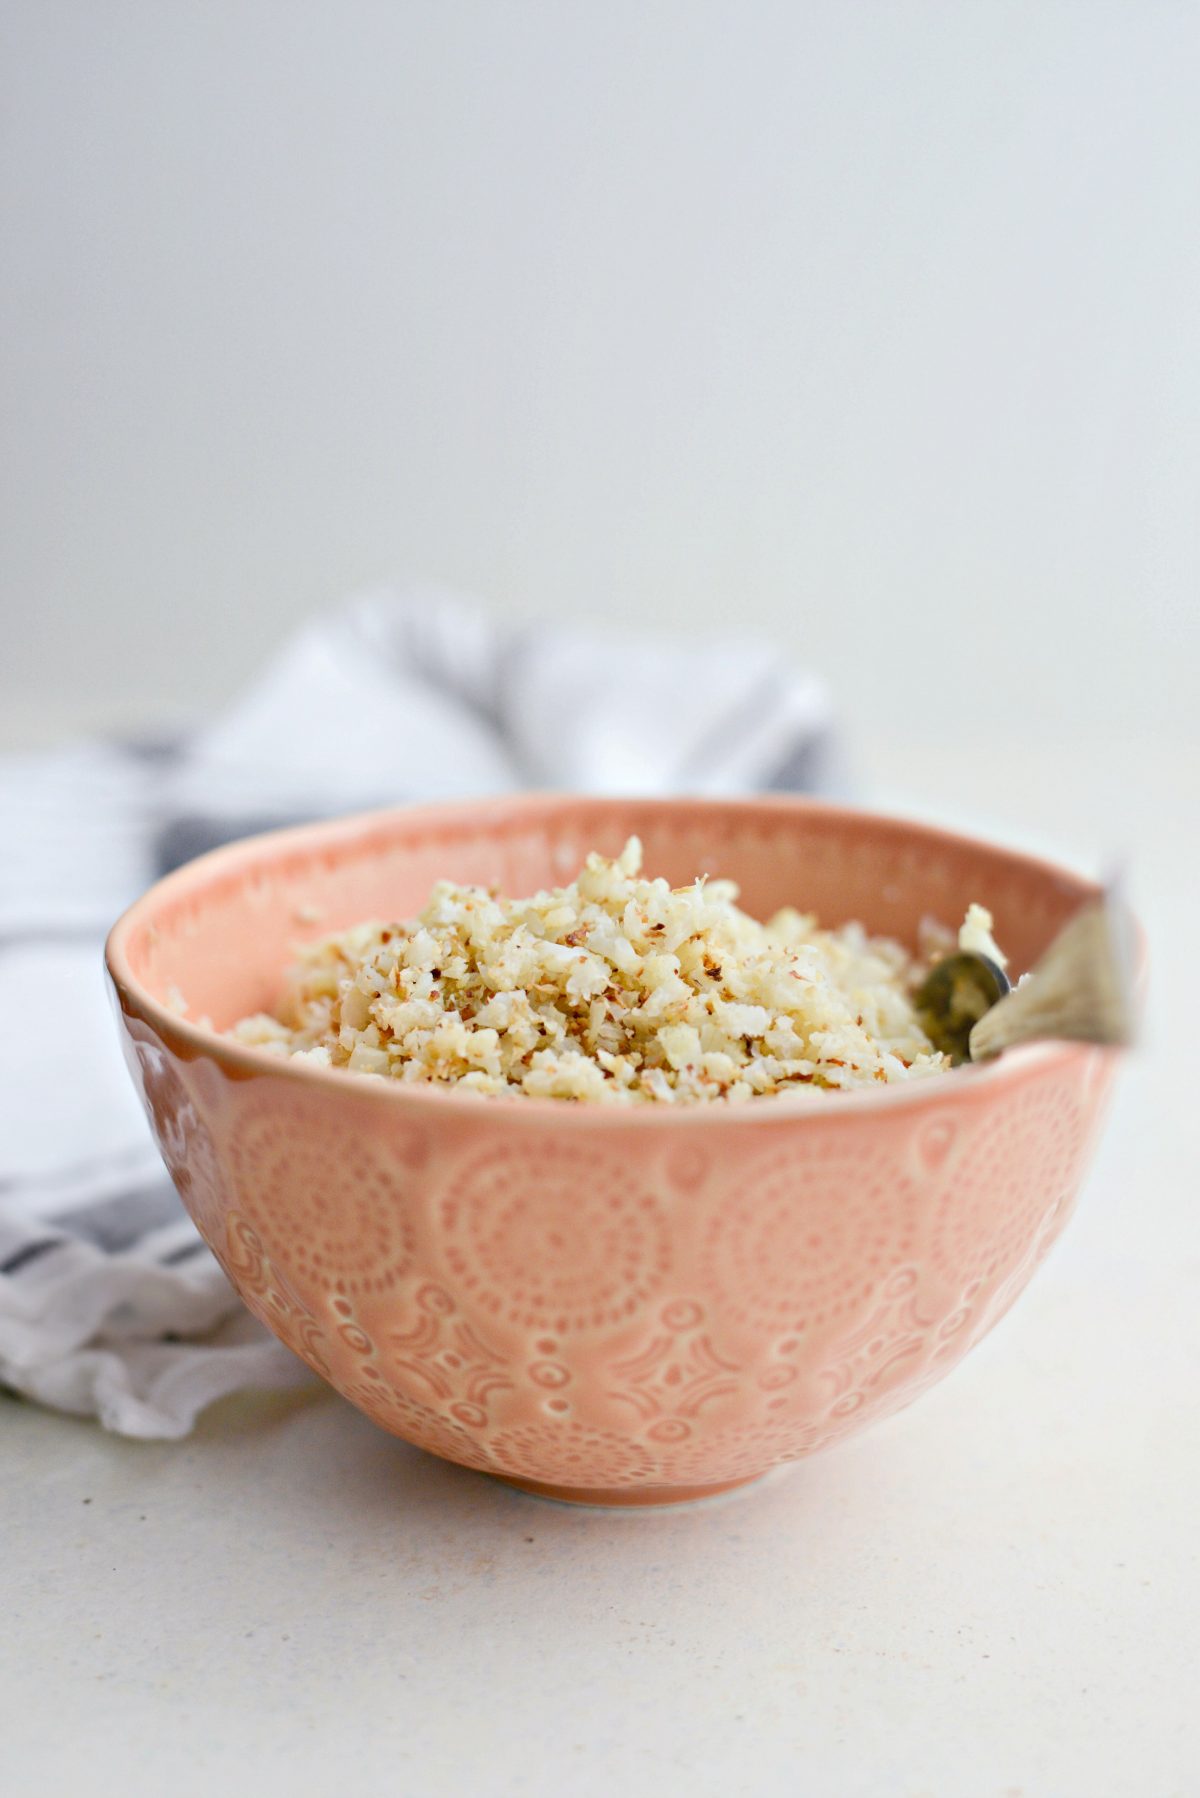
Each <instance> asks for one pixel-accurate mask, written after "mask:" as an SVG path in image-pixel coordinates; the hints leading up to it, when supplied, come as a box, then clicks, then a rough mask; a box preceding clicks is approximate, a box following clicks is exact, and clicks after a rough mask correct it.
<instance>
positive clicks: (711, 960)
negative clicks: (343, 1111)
mask: <svg viewBox="0 0 1200 1798" xmlns="http://www.w3.org/2000/svg"><path fill="white" fill-rule="evenodd" d="M641 865H642V846H641V844H640V842H639V841H638V839H637V838H636V837H631V838H630V839H629V841H628V843H627V844H626V845H625V848H624V849H623V851H622V852H621V854H620V855H619V856H618V857H617V858H616V859H615V860H609V859H607V858H606V857H605V856H602V855H589V856H588V858H587V861H586V864H585V865H584V867H583V869H582V871H581V873H580V874H579V876H578V878H577V879H576V880H575V881H574V882H573V883H572V884H571V885H570V886H567V887H560V888H556V889H555V890H554V891H553V892H543V893H536V894H535V895H534V896H533V898H531V899H507V898H504V897H502V896H501V895H500V894H498V893H496V892H495V891H493V890H491V889H489V888H484V887H476V886H456V885H454V884H453V883H451V882H450V881H441V882H439V883H438V885H437V886H435V888H434V889H433V892H432V894H431V896H430V899H429V903H428V905H427V906H426V907H425V909H424V911H423V912H422V913H421V914H420V916H419V917H417V918H414V919H411V920H409V921H407V922H405V923H399V924H381V923H371V924H361V925H359V926H357V927H356V928H355V929H352V930H347V931H343V932H342V933H341V934H339V935H337V936H331V937H327V938H326V939H325V940H324V941H322V942H317V943H313V944H311V945H310V946H308V947H306V948H304V949H302V950H301V951H300V952H299V960H298V962H297V964H296V966H295V967H294V968H293V969H292V970H291V972H290V975H289V978H288V984H287V989H286V992H285V995H284V998H283V1001H282V1003H281V1005H280V1007H279V1013H278V1016H274V1017H272V1016H268V1015H267V1014H265V1013H263V1014H259V1015H258V1016H255V1017H250V1018H245V1019H243V1020H242V1021H241V1022H240V1023H238V1024H235V1025H234V1027H233V1030H232V1032H231V1034H232V1035H233V1036H235V1037H236V1038H237V1039H238V1040H239V1041H240V1042H243V1043H248V1044H253V1045H254V1046H256V1047H258V1048H265V1049H270V1050H273V1051H275V1052H276V1053H278V1054H281V1055H294V1056H297V1057H302V1058H304V1059H306V1060H308V1061H310V1062H316V1063H319V1064H320V1065H322V1066H325V1067H338V1068H348V1069H350V1070H351V1071H352V1072H354V1073H359V1074H374V1075H376V1076H382V1077H384V1078H385V1079H393V1080H419V1081H424V1082H431V1083H435V1084H439V1085H454V1086H457V1087H460V1088H465V1089H466V1090H467V1091H470V1092H479V1093H491V1094H515V1095H520V1094H526V1095H528V1096H529V1097H532V1098H543V1099H544V1098H551V1099H579V1100H588V1101H596V1102H599V1103H601V1104H618V1105H619V1104H624V1105H634V1104H644V1103H657V1104H690V1103H695V1102H698V1101H700V1100H710V1101H711V1100H719V1101H723V1102H724V1103H726V1104H737V1103H740V1102H742V1101H743V1100H746V1099H752V1098H758V1097H762V1096H765V1095H768V1094H773V1093H783V1092H791V1091H798V1090H803V1089H807V1088H812V1087H817V1088H822V1087H823V1088H847V1087H861V1086H867V1085H869V1084H871V1083H872V1082H873V1081H877V1080H878V1081H887V1082H891V1081H898V1080H913V1079H920V1078H923V1077H924V1076H925V1075H928V1074H938V1073H941V1072H943V1071H944V1070H946V1069H948V1068H949V1067H950V1061H949V1059H948V1058H947V1057H946V1056H945V1055H942V1054H940V1053H939V1052H938V1051H937V1050H935V1049H934V1048H933V1046H932V1045H931V1043H930V1041H929V1039H928V1037H927V1036H925V1034H924V1033H923V1031H922V1030H921V1028H920V1026H919V1025H918V1023H917V1021H916V1017H915V1014H914V1010H913V1004H912V993H913V991H914V989H915V987H916V986H917V985H918V984H919V982H920V980H921V978H922V976H923V974H924V972H925V970H926V969H927V967H928V965H929V960H930V958H931V956H932V955H933V954H934V953H935V952H940V951H943V950H944V949H945V948H946V947H947V946H948V945H949V944H950V943H952V940H953V939H952V938H950V936H949V933H948V932H945V931H942V932H940V933H939V932H938V931H937V929H936V927H930V928H929V929H928V930H927V931H926V932H925V934H924V938H923V943H922V952H921V953H920V954H919V955H917V956H912V955H910V954H909V953H908V952H907V951H906V950H905V949H903V948H902V947H901V945H900V944H899V943H896V942H893V941H891V940H889V939H887V938H880V937H870V936H868V935H867V933H866V931H865V930H864V929H863V927H862V926H861V925H860V924H855V923H849V924H843V925H841V926H840V927H839V928H837V929H834V930H822V929H820V928H819V927H818V924H817V920H816V919H815V918H813V917H808V916H805V915H803V914H802V913H800V912H797V911H793V910H790V909H788V910H784V911H780V912H777V913H776V914H775V916H774V917H773V918H771V919H769V920H768V921H767V922H766V923H765V924H763V923H759V922H758V921H757V920H756V919H754V918H752V917H750V916H748V915H747V914H746V913H745V912H743V911H741V910H739V909H738V906H737V905H736V903H735V901H736V899H737V891H738V890H737V887H736V886H735V885H734V883H733V882H732V881H728V880H706V879H699V880H696V881H694V882H693V883H692V884H691V885H690V886H685V887H674V888H672V887H670V886H668V884H667V882H666V881H665V880H647V879H644V878H643V877H642V874H641ZM991 922H992V921H991V918H990V916H989V914H988V913H987V912H986V911H985V910H984V909H983V907H982V906H977V905H973V906H972V907H971V908H970V910H969V912H968V914H967V920H966V922H965V924H964V925H963V928H962V931H961V932H960V941H961V942H962V944H963V946H964V947H965V946H968V945H969V946H970V947H971V948H980V947H982V948H984V952H985V953H988V954H991V955H992V956H993V957H994V958H995V959H997V960H999V959H1000V956H999V952H998V951H997V949H996V947H995V944H994V943H993V942H992V939H991Z"/></svg>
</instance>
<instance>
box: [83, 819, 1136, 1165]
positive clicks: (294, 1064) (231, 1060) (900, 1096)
mask: <svg viewBox="0 0 1200 1798" xmlns="http://www.w3.org/2000/svg"><path fill="white" fill-rule="evenodd" d="M483 804H486V805H488V806H489V807H495V808H497V809H501V808H502V809H503V811H504V812H505V814H506V815H509V816H511V815H512V814H513V813H517V814H520V813H521V812H538V811H541V810H545V809H547V808H552V807H554V806H570V807H572V808H573V809H580V810H588V809H593V808H594V809H595V810H597V811H602V810H603V809H604V808H606V807H613V806H631V807H638V806H645V807H646V808H647V809H651V808H659V807H670V808H671V809H673V810H674V809H681V810H686V811H693V812H703V811H709V812H710V811H714V810H716V811H739V812H744V813H747V814H749V815H754V814H758V815H763V816H769V815H771V814H776V815H778V814H783V815H788V814H791V815H796V814H799V815H808V814H813V813H815V814H818V815H820V816H824V817H827V818H829V819H830V820H831V821H834V822H836V821H838V820H839V819H844V820H846V821H847V822H855V823H859V824H872V823H874V824H880V825H883V826H885V827H886V828H887V829H889V830H891V831H900V832H903V831H906V830H907V831H912V832H915V833H916V834H917V835H918V836H919V837H920V838H922V839H923V840H924V841H925V842H926V843H928V844H929V846H930V847H934V846H936V845H937V844H939V843H940V844H944V845H946V846H947V847H949V846H951V845H953V846H954V847H956V848H958V849H962V848H963V847H967V848H974V849H978V850H980V851H983V852H985V853H988V854H993V855H995V854H1000V855H1003V856H1006V857H1007V858H1008V859H1009V860H1011V861H1013V862H1017V863H1020V864H1021V865H1023V866H1024V867H1025V868H1026V869H1027V870H1028V871H1029V872H1030V873H1033V874H1040V875H1042V876H1044V877H1045V878H1047V879H1050V880H1053V881H1057V882H1058V883H1060V884H1065V885H1066V886H1069V887H1070V888H1072V889H1073V890H1074V891H1075V892H1076V893H1077V894H1078V896H1079V901H1080V903H1081V904H1082V903H1083V902H1084V901H1085V900H1087V899H1088V898H1093V897H1098V896H1099V895H1100V893H1101V891H1102V888H1101V887H1100V885H1099V884H1098V883H1097V882H1096V881H1093V880H1090V879H1088V877H1087V876H1086V875H1083V874H1080V873H1078V872H1077V871H1075V870H1074V869H1071V868H1068V867H1065V866H1063V865H1062V864H1060V863H1057V862H1052V861H1049V860H1047V859H1046V858H1045V857H1044V856H1039V855H1031V854H1028V853H1027V852H1025V851H1024V850H1019V849H1013V848H1010V847H1009V846H1007V845H1006V844H1004V843H1001V842H995V841H991V840H989V839H988V838H986V837H981V836H976V835H974V834H973V833H970V832H966V831H959V830H952V829H949V828H947V827H946V826H944V825H940V824H933V823H929V822H927V821H925V820H922V819H918V818H913V817H910V816H908V815H907V814H904V813H897V812H891V811H877V810H874V809H873V808H871V807H869V806H854V805H843V804H841V803H840V802H839V801H835V800H826V799H820V798H816V797H814V796H812V795H810V794H806V793H803V794H802V793H779V794H775V793H771V794H747V795H739V794H728V795H726V794H721V795H714V796H711V797H706V796H702V795H674V794H620V793H615V794H610V793H584V794H573V793H570V792H558V791H554V790H552V789H551V790H545V791H541V790H539V791H536V792H520V793H501V794H494V795H491V794H489V795H483V796H479V797H474V798H470V797H464V798H456V799H453V800H432V801H423V802H420V803H417V804H411V805H396V806H383V807H376V808H372V809H370V810H368V811H361V812H351V813H348V814H345V815H344V816H339V817H335V818H319V819H314V820H312V821H310V822H307V823H303V824H288V825H284V826H281V827H280V828H278V829H275V830H266V831H259V832H256V833H255V834H254V835H253V836H248V837H240V838H238V839H237V840H236V841H235V842H232V843H224V844H221V845H220V846H219V847H217V848H215V849H209V850H206V851H205V852H204V854H202V855H198V856H194V857H193V858H192V859H191V860H190V861H187V862H184V863H182V864H181V865H180V866H179V867H178V868H174V869H172V870H171V872H170V873H169V874H166V875H163V876H162V877H161V879H159V880H156V881H155V882H154V883H153V885H152V886H150V887H148V888H147V889H146V891H145V892H144V893H143V894H142V895H141V896H140V897H139V898H138V899H135V900H134V902H133V903H132V904H131V905H129V906H127V907H126V909H125V910H124V911H123V912H122V913H121V915H120V917H118V918H117V920H116V922H115V923H114V924H113V926H112V928H111V929H110V931H109V933H108V936H107V938H106V941H105V945H104V962H105V966H106V968H107V971H108V976H109V979H110V981H111V983H112V986H113V988H114V990H115V994H116V998H117V1002H118V1005H119V1007H120V1009H121V1011H122V1012H123V1013H124V1014H125V1015H127V1016H128V1015H132V1016H135V1017H139V1018H140V1019H141V1020H142V1021H143V1022H144V1023H145V1024H148V1025H149V1026H150V1028H151V1029H152V1030H153V1031H154V1033H155V1035H156V1036H158V1037H159V1038H160V1039H161V1040H162V1041H163V1042H164V1043H165V1044H166V1046H167V1047H168V1048H172V1049H174V1050H175V1051H176V1052H183V1053H184V1055H185V1057H186V1059H188V1060H193V1059H197V1058H201V1057H203V1058H204V1059H207V1060H209V1061H213V1062H216V1063H217V1065H218V1066H219V1067H221V1068H222V1070H223V1071H224V1072H225V1073H226V1074H227V1075H229V1076H230V1077H232V1078H234V1079H245V1078H249V1077H252V1076H254V1075H271V1076H274V1077H275V1078H276V1079H283V1080H292V1081H297V1082H299V1083H300V1089H301V1090H303V1088H304V1087H306V1086H307V1087H309V1088H310V1089H324V1090H326V1091H328V1092H339V1093H341V1094H342V1095H343V1097H345V1098H354V1099H358V1100H364V1101H366V1102H368V1103H372V1104H384V1105H397V1106H402V1107H404V1108H405V1109H406V1110H407V1111H409V1112H418V1111H419V1112H422V1113H425V1114H426V1115H427V1116H430V1115H431V1114H432V1115H437V1114H439V1113H440V1114H444V1115H445V1116H447V1118H449V1117H451V1116H455V1115H457V1116H458V1117H460V1118H461V1117H463V1116H464V1115H468V1116H470V1117H473V1118H475V1119H476V1120H477V1121H482V1120H483V1119H484V1118H488V1117H490V1118H493V1119H495V1120H496V1121H497V1122H499V1120H500V1119H501V1118H506V1119H509V1120H511V1121H512V1122H513V1123H516V1122H517V1121H518V1120H524V1121H526V1122H528V1123H531V1124H532V1123H538V1122H540V1123H543V1124H544V1123H547V1122H549V1121H551V1120H552V1121H553V1122H554V1123H555V1124H556V1125H559V1126H562V1127H564V1128H568V1129H574V1128H579V1127H581V1126H583V1127H593V1126H595V1125H597V1124H599V1125H601V1127H603V1126H604V1124H605V1122H606V1121H607V1122H608V1123H610V1124H611V1125H614V1126H616V1125H620V1126H621V1127H622V1128H624V1127H626V1126H633V1127H635V1128H639V1129H646V1128H660V1129H661V1128H668V1129H676V1130H677V1129H680V1128H682V1129H688V1130H692V1129H697V1128H712V1127H714V1126H725V1127H726V1128H736V1129H755V1128H758V1129H761V1128H763V1127H764V1126H769V1125H770V1124H772V1123H774V1124H775V1125H777V1126H778V1125H781V1124H784V1123H786V1124H788V1125H791V1126H794V1125H796V1124H797V1123H799V1122H800V1121H802V1120H804V1119H812V1120H817V1119H823V1120H825V1119H828V1118H830V1117H832V1116H844V1115H846V1114H847V1113H855V1114H860V1113H862V1112H864V1111H866V1112H882V1111H885V1110H891V1109H892V1108H893V1107H895V1106H912V1105H921V1104H924V1105H944V1104H946V1103H948V1102H949V1103H951V1104H954V1103H958V1102H960V1101H961V1100H965V1099H966V1098H967V1097H968V1095H971V1094H973V1095H975V1096H977V1097H982V1096H983V1094H984V1093H985V1092H987V1091H990V1090H992V1089H1001V1088H1003V1089H1008V1088H1010V1087H1013V1086H1015V1085H1017V1084H1023V1083H1024V1082H1025V1081H1027V1080H1029V1079H1031V1078H1037V1077H1040V1075H1041V1074H1043V1073H1045V1072H1049V1071H1051V1070H1053V1069H1055V1068H1059V1067H1065V1066H1066V1065H1068V1064H1069V1063H1070V1062H1071V1061H1073V1060H1076V1059H1078V1058H1079V1057H1080V1056H1082V1055H1086V1054H1091V1053H1093V1052H1095V1053H1100V1054H1112V1053H1114V1051H1110V1050H1094V1046H1093V1045H1091V1044H1086V1043H1074V1042H1065V1041H1056V1042H1046V1043H1030V1044H1026V1045H1024V1046H1022V1047H1020V1048H1017V1049H1010V1050H1008V1051H1007V1052H1006V1053H1005V1054H1004V1055H1002V1056H999V1057H998V1058H997V1059H996V1060H995V1061H991V1062H987V1063H984V1064H982V1065H980V1066H966V1067H961V1068H956V1069H955V1070H954V1072H953V1089H952V1090H949V1091H948V1090H947V1088H946V1085H945V1082H944V1080H943V1079H940V1078H937V1077H936V1076H931V1077H930V1078H929V1079H926V1080H912V1081H902V1082H897V1083H896V1084H894V1085H882V1084H876V1085H874V1086H872V1087H860V1088H852V1089H850V1090H848V1091H839V1092H838V1093H837V1094H836V1096H835V1097H834V1098H833V1100H832V1103H830V1100H829V1097H828V1095H826V1094H824V1093H816V1092H811V1091H807V1090H805V1091H802V1092H796V1093H780V1094H773V1095H771V1097H772V1099H773V1103H771V1104H759V1103H758V1102H756V1101H755V1100H750V1101H748V1102H746V1103H745V1104H741V1105H718V1104H713V1105H702V1104H698V1105H686V1106H683V1105H681V1106H679V1107H675V1106H671V1105H661V1106H660V1105H587V1104H573V1103H570V1102H569V1101H564V1100H562V1099H553V1098H541V1097H534V1096H530V1095H526V1094H515V1093H514V1094H512V1095H511V1096H510V1095H506V1094H493V1093H473V1092H463V1091H461V1090H460V1089H459V1088H458V1087H455V1086H450V1085H447V1086H438V1085H434V1084H432V1083H427V1082H423V1081H404V1080H379V1079H362V1078H360V1079H357V1080H355V1079H354V1078H353V1076H348V1074H347V1070H346V1069H344V1068H332V1067H330V1068H325V1067H320V1066H318V1065H315V1064H314V1063H312V1062H309V1061H302V1060H297V1059H295V1058H294V1057H284V1056H281V1055H276V1054H273V1053H272V1052H271V1051H270V1050H268V1049H261V1048H255V1047H252V1046H251V1045H250V1044H247V1043H239V1042H237V1041H235V1040H234V1039H233V1038H231V1037H227V1036H224V1035H223V1034H222V1033H221V1032H220V1031H218V1030H216V1029H213V1028H210V1027H206V1026H204V1025H202V1024H198V1023H194V1022H192V1021H190V1020H189V1019H188V1018H187V1017H186V1016H184V1015H182V1014H180V1013H178V1012H176V1011H173V1010H172V1009H171V1007H170V1006H168V1005H166V1004H164V1003H162V1002H161V1001H160V1000H158V999H155V998H154V997H153V995H152V994H151V993H150V992H149V991H148V989H147V988H146V987H145V986H144V985H143V984H142V982H141V981H140V980H139V979H138V978H137V976H136V975H135V974H134V973H133V972H132V970H131V968H130V965H129V959H128V944H129V940H130V938H131V937H132V935H133V934H134V932H135V931H137V930H138V929H139V928H140V927H141V926H142V925H144V924H145V923H147V921H148V917H149V916H151V915H152V914H153V912H154V911H155V909H156V908H157V906H158V905H159V903H160V902H161V901H162V899H163V898H164V897H166V896H169V895H173V894H175V893H177V892H179V891H186V889H187V888H188V887H189V886H191V885H193V884H196V883H198V882H201V881H202V879H203V878H204V877H206V876H207V875H208V874H209V873H211V872H213V871H214V870H217V869H221V870H229V869H236V868H237V867H238V866H239V865H241V864H245V865H252V864H253V863H254V862H255V861H257V860H258V859H259V857H260V856H261V855H262V853H263V850H264V848H266V849H271V850H275V849H278V850H286V849H287V848H288V847H289V846H296V847H299V846H301V845H304V844H310V845H313V846H317V845H321V844H330V843H332V844H336V843H338V842H339V841H341V840H352V839H353V838H354V837H356V836H359V835H362V834H364V833H366V832H369V831H371V830H372V829H376V828H379V827H381V826H386V824H387V823H388V822H389V821H390V820H393V819H404V820H407V819H412V820H414V821H415V822H418V823H419V822H420V821H421V819H422V818H426V819H429V820H431V821H432V820H433V819H435V818H436V819H438V820H443V821H444V820H451V819H453V818H454V817H456V816H459V815H462V814H467V813H470V812H472V811H477V810H478V808H479V807H480V805H483ZM1138 935H1139V945H1140V947H1141V949H1142V953H1143V955H1144V938H1142V936H1141V933H1140V931H1139V933H1138ZM1116 1053H1119V1051H1117V1052H1116ZM348 1079H349V1084H348Z"/></svg>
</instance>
